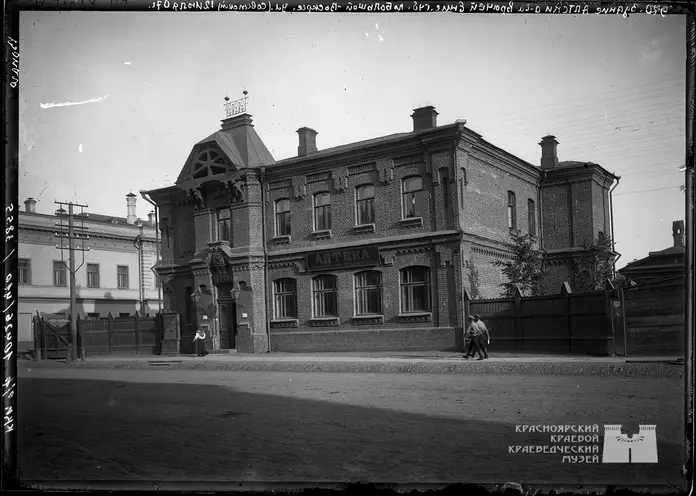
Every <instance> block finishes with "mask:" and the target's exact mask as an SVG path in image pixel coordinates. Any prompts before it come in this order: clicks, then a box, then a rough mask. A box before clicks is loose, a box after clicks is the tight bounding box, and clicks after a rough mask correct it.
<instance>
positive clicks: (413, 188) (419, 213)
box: [402, 176, 423, 219]
mask: <svg viewBox="0 0 696 496" xmlns="http://www.w3.org/2000/svg"><path fill="white" fill-rule="evenodd" d="M402 187H403V193H402V194H403V202H402V208H403V216H404V219H408V218H410V217H423V179H422V178H421V177H420V176H414V177H408V178H406V179H404V180H403V181H402Z"/></svg>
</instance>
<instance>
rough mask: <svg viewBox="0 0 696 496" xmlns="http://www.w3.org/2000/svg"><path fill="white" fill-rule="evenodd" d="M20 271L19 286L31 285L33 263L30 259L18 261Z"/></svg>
mask: <svg viewBox="0 0 696 496" xmlns="http://www.w3.org/2000/svg"><path fill="white" fill-rule="evenodd" d="M17 269H18V270H19V284H31V262H30V261H29V259H28V258H20V259H19V260H17Z"/></svg>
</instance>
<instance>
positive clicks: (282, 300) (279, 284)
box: [274, 279, 297, 319]
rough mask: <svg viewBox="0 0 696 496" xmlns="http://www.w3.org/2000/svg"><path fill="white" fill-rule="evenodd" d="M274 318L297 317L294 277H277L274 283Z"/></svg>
mask: <svg viewBox="0 0 696 496" xmlns="http://www.w3.org/2000/svg"><path fill="white" fill-rule="evenodd" d="M274 290H275V318H276V319H292V318H297V283H296V282H295V280H294V279H279V280H277V281H275V283H274Z"/></svg>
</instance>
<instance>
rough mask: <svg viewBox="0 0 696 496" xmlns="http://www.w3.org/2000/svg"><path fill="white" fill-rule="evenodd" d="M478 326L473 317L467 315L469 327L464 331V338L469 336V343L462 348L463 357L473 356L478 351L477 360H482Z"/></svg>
mask: <svg viewBox="0 0 696 496" xmlns="http://www.w3.org/2000/svg"><path fill="white" fill-rule="evenodd" d="M479 332H480V330H479V328H478V325H477V324H476V321H475V318H474V317H472V316H469V328H468V329H467V330H466V332H465V333H464V339H466V338H467V337H468V338H469V345H468V346H467V347H466V349H465V350H464V358H466V359H467V360H468V359H469V356H472V357H473V356H474V353H475V352H478V355H479V357H478V358H477V360H483V353H481V344H480V342H479Z"/></svg>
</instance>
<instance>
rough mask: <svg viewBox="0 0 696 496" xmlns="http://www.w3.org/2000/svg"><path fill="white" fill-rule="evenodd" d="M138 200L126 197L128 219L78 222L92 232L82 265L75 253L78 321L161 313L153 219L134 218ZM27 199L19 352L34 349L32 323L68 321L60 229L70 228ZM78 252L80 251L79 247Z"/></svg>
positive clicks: (95, 217)
mask: <svg viewBox="0 0 696 496" xmlns="http://www.w3.org/2000/svg"><path fill="white" fill-rule="evenodd" d="M136 200H137V199H136V196H135V195H134V194H132V193H130V194H128V195H127V196H126V210H127V216H126V217H113V216H108V215H101V214H96V213H89V214H88V215H87V216H86V217H84V221H83V222H80V217H79V216H76V217H75V219H77V220H76V221H75V222H76V223H80V224H84V225H85V226H87V227H89V229H88V231H86V232H87V234H88V235H89V240H88V241H87V242H86V245H85V247H86V248H89V251H85V252H84V260H83V258H82V253H83V252H81V251H76V252H75V267H77V268H78V270H77V272H76V274H75V284H76V302H77V309H78V312H79V316H80V318H105V317H107V316H108V315H109V314H111V315H112V316H114V317H119V316H125V315H134V314H135V312H139V313H140V314H141V315H143V314H146V313H150V314H151V315H153V314H154V313H156V312H157V311H158V309H159V290H158V286H157V285H158V281H157V278H156V277H155V274H154V273H153V272H152V270H151V269H152V267H153V266H154V265H155V263H156V258H157V244H156V237H155V232H156V230H155V214H154V212H153V213H151V214H150V215H149V218H148V220H147V221H141V220H140V219H138V218H137V217H136V215H135V204H136ZM36 203H37V202H36V200H34V199H33V198H28V199H27V200H26V201H25V202H24V205H25V209H24V211H20V212H19V230H18V232H19V250H18V265H19V285H18V291H19V311H18V319H19V334H18V341H19V346H20V348H23V347H24V348H27V349H29V348H33V334H32V317H33V316H36V314H37V313H38V314H39V315H41V316H42V317H44V318H46V319H52V320H67V319H68V318H69V315H70V289H69V274H68V268H67V263H68V258H67V257H68V251H67V249H66V250H64V252H63V254H62V255H61V250H60V249H58V248H56V246H57V245H60V239H59V238H58V237H56V233H57V232H58V231H59V230H60V228H59V227H57V224H60V223H62V224H67V220H63V221H62V222H59V221H60V220H61V217H59V216H58V212H56V213H54V214H42V213H38V212H36ZM76 247H77V248H81V247H82V246H81V245H79V244H78V246H76Z"/></svg>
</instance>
